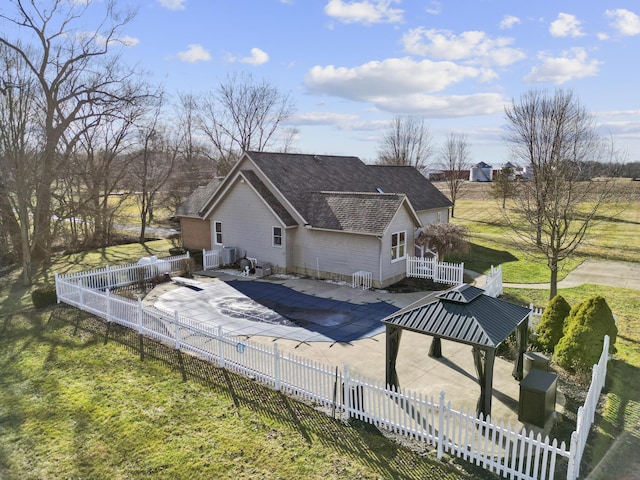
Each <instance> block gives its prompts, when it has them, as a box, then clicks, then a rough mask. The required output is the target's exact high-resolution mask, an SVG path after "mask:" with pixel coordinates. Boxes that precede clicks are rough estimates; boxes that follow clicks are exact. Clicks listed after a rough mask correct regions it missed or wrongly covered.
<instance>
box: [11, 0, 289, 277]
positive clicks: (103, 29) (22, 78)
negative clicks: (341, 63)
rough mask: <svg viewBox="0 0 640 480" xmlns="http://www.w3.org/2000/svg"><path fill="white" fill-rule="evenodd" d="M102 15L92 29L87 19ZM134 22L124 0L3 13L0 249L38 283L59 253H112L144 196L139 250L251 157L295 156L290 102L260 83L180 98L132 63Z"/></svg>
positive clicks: (57, 3) (24, 0) (28, 0)
mask: <svg viewBox="0 0 640 480" xmlns="http://www.w3.org/2000/svg"><path fill="white" fill-rule="evenodd" d="M89 14H91V15H96V17H95V18H97V20H96V21H95V25H96V26H97V29H96V30H95V31H91V32H89V31H86V30H85V29H84V23H83V22H84V19H85V18H88V17H89ZM134 16H135V12H134V11H132V10H127V9H120V8H119V5H118V4H117V2H116V1H115V0H106V1H104V2H92V1H88V2H70V1H66V0H48V1H44V2H41V1H35V0H10V1H9V2H7V5H5V6H4V7H3V9H1V10H0V19H2V20H3V22H4V23H5V25H7V26H8V27H9V28H5V29H3V31H2V32H0V172H2V173H1V176H0V244H1V245H0V246H1V247H2V251H3V252H8V253H10V254H11V255H12V256H13V257H14V258H16V257H17V258H20V260H21V263H22V267H23V272H24V273H23V280H24V282H25V283H29V282H30V279H31V276H32V273H33V270H34V268H35V267H36V266H38V265H41V264H44V265H46V264H47V263H48V262H49V260H50V258H51V255H52V252H53V251H54V250H55V249H56V248H57V247H64V248H67V249H68V248H71V249H75V248H82V247H88V246H103V245H108V244H110V243H111V242H112V241H113V239H114V235H115V232H116V230H117V225H118V215H119V213H120V212H122V211H123V209H125V208H126V206H127V205H128V204H129V203H131V200H132V197H133V198H134V199H135V202H136V204H137V205H138V209H139V216H140V234H139V239H140V241H144V238H145V229H146V226H147V225H148V224H149V222H150V221H152V220H153V216H154V209H156V208H158V206H160V205H169V206H170V207H172V208H175V206H176V205H177V204H179V203H181V202H182V201H183V200H184V198H185V196H186V195H188V194H189V193H191V192H192V191H193V189H194V188H195V187H196V186H198V185H201V184H203V183H205V182H206V181H208V180H209V179H210V178H211V177H212V176H215V175H222V174H224V173H226V171H227V170H228V169H229V168H230V166H231V165H232V164H233V163H234V162H235V160H236V159H237V158H238V156H239V155H240V153H241V152H242V151H243V150H247V149H255V150H262V149H266V148H274V149H278V150H286V149H287V148H290V145H291V141H292V139H293V138H294V136H295V133H296V132H295V130H291V129H286V128H284V127H283V126H282V123H283V122H284V121H285V120H286V119H287V118H289V117H290V116H291V115H292V114H293V113H294V111H295V107H294V105H293V102H292V101H291V100H290V98H289V96H288V95H284V94H282V93H281V92H280V91H279V90H278V89H277V88H275V87H274V86H272V85H271V84H269V83H268V82H266V81H258V80H255V79H254V78H253V77H252V76H251V75H245V74H235V75H234V74H229V75H228V76H227V78H226V79H225V80H224V81H223V82H222V83H221V84H220V85H219V86H218V88H216V89H212V90H211V91H207V92H201V93H180V94H178V95H176V96H175V97H173V98H172V97H170V96H169V95H168V94H167V92H165V91H164V89H163V88H162V87H161V86H158V85H154V84H153V83H151V82H150V81H149V80H148V79H147V77H146V76H145V74H144V72H141V71H138V70H137V69H136V68H135V67H130V66H128V65H126V64H125V63H124V62H123V61H122V51H123V49H124V48H127V41H126V37H124V36H123V29H124V27H125V26H126V25H128V24H129V23H130V22H131V20H132V19H133V18H134Z"/></svg>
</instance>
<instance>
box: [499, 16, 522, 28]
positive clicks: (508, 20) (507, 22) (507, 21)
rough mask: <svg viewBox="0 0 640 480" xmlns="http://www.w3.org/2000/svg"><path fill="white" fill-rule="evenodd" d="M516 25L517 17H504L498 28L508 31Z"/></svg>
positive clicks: (518, 20) (518, 21)
mask: <svg viewBox="0 0 640 480" xmlns="http://www.w3.org/2000/svg"><path fill="white" fill-rule="evenodd" d="M518 23H520V19H519V18H518V17H514V16H513V15H505V16H504V17H503V18H502V21H501V22H500V28H501V29H503V30H505V29H509V28H512V27H513V26H514V25H516V24H518Z"/></svg>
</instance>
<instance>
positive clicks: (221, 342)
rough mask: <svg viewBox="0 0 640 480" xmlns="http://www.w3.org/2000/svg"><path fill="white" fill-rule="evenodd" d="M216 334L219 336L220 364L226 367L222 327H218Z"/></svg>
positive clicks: (221, 366)
mask: <svg viewBox="0 0 640 480" xmlns="http://www.w3.org/2000/svg"><path fill="white" fill-rule="evenodd" d="M216 336H217V337H218V366H219V367H220V368H224V363H225V362H224V341H223V339H222V327H221V326H220V325H218V326H217V328H216Z"/></svg>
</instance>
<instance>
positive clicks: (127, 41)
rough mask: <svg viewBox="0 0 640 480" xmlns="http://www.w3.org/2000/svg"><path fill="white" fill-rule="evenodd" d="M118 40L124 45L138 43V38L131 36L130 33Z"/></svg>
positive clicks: (128, 45)
mask: <svg viewBox="0 0 640 480" xmlns="http://www.w3.org/2000/svg"><path fill="white" fill-rule="evenodd" d="M120 42H121V43H122V45H124V46H125V47H135V46H136V45H138V43H140V39H138V38H135V37H132V36H130V35H125V36H124V37H121V38H120Z"/></svg>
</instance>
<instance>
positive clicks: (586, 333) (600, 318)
mask: <svg viewBox="0 0 640 480" xmlns="http://www.w3.org/2000/svg"><path fill="white" fill-rule="evenodd" d="M617 334H618V328H617V327H616V323H615V319H614V318H613V314H612V313H611V309H610V308H609V306H608V305H607V302H606V301H605V299H604V298H602V297H600V296H598V295H596V296H594V297H591V298H588V299H587V300H585V301H584V302H582V303H581V304H579V305H577V306H576V307H574V308H573V309H572V310H571V313H570V314H569V317H568V318H567V320H566V329H565V334H564V336H563V337H562V338H561V339H560V341H559V342H558V344H557V345H556V348H555V351H554V356H555V360H556V362H557V363H558V365H560V366H561V367H563V368H565V369H567V370H588V369H589V368H591V367H592V366H593V365H594V364H595V363H597V362H598V360H599V358H600V354H601V353H602V348H603V343H604V336H605V335H609V338H610V349H609V351H610V353H614V352H615V347H614V344H615V342H616V336H617Z"/></svg>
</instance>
